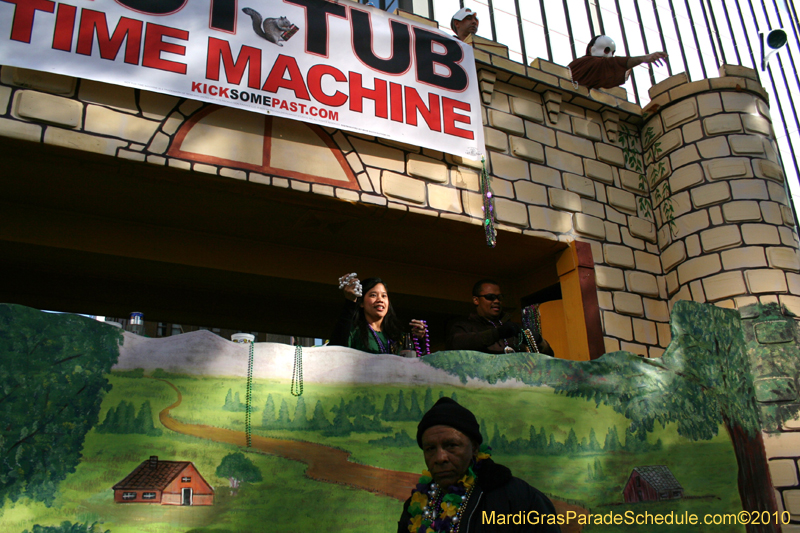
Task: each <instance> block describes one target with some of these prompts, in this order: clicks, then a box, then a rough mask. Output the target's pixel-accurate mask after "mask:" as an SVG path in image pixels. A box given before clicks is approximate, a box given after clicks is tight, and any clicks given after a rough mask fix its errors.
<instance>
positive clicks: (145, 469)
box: [113, 455, 214, 505]
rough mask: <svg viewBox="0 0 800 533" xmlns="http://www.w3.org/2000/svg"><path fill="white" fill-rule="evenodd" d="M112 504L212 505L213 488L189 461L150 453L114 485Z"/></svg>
mask: <svg viewBox="0 0 800 533" xmlns="http://www.w3.org/2000/svg"><path fill="white" fill-rule="evenodd" d="M113 489H114V501H115V502H116V503H158V504H161V505H214V489H213V488H212V487H211V485H209V484H208V483H207V482H206V480H205V479H203V476H201V475H200V472H198V471H197V468H195V466H194V464H193V463H191V462H190V461H159V460H158V456H156V455H153V456H151V457H150V459H148V460H147V461H143V462H142V464H140V465H139V466H137V467H136V468H135V469H134V470H133V472H131V473H130V474H128V476H127V477H126V478H125V479H123V480H122V481H120V482H119V483H117V484H116V485H114V487H113Z"/></svg>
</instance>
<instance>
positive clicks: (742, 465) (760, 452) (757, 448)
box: [723, 415, 781, 533]
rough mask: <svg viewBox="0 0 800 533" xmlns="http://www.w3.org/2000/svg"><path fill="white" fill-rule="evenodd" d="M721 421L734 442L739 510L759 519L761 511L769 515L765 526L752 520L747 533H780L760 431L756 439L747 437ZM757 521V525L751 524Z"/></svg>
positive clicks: (739, 430) (738, 428) (732, 424)
mask: <svg viewBox="0 0 800 533" xmlns="http://www.w3.org/2000/svg"><path fill="white" fill-rule="evenodd" d="M723 420H724V422H725V429H727V430H728V435H730V437H731V441H732V442H733V450H734V453H735V454H736V462H737V463H738V465H739V497H740V498H741V500H742V508H743V509H744V510H745V511H748V512H753V511H757V512H758V513H759V515H758V516H759V517H761V515H762V513H763V512H764V511H766V512H767V513H769V515H770V518H769V523H767V524H763V523H761V522H762V521H761V520H760V519H758V520H751V523H750V524H748V525H747V533H779V532H780V531H781V525H780V512H779V509H778V504H777V502H776V501H775V492H774V490H773V489H772V481H771V479H770V475H769V467H768V466H767V454H766V453H765V452H764V438H763V437H762V435H761V432H760V431H757V432H756V433H755V435H748V433H747V431H745V429H744V428H743V427H742V426H741V425H739V424H736V423H734V422H732V421H731V420H730V419H729V418H728V417H727V416H724V415H723ZM765 514H766V513H765ZM753 515H755V513H753ZM776 517H777V518H778V520H777V523H776V520H775V518H776ZM753 518H755V517H754V516H753ZM756 521H757V522H758V523H752V522H756Z"/></svg>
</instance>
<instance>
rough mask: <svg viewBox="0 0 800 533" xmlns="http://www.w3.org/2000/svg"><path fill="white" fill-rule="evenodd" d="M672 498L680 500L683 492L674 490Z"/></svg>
mask: <svg viewBox="0 0 800 533" xmlns="http://www.w3.org/2000/svg"><path fill="white" fill-rule="evenodd" d="M672 497H673V498H680V497H681V491H679V490H673V491H672Z"/></svg>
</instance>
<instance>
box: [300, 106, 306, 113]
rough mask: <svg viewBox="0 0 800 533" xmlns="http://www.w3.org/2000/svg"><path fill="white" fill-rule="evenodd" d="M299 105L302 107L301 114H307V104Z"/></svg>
mask: <svg viewBox="0 0 800 533" xmlns="http://www.w3.org/2000/svg"><path fill="white" fill-rule="evenodd" d="M299 105H300V112H301V113H305V112H306V104H299Z"/></svg>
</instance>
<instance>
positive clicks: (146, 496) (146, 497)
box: [142, 492, 156, 500]
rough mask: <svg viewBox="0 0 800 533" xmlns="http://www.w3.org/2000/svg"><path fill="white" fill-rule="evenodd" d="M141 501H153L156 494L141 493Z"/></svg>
mask: <svg viewBox="0 0 800 533" xmlns="http://www.w3.org/2000/svg"><path fill="white" fill-rule="evenodd" d="M142 499H143V500H155V499H156V493H155V492H143V493H142Z"/></svg>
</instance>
